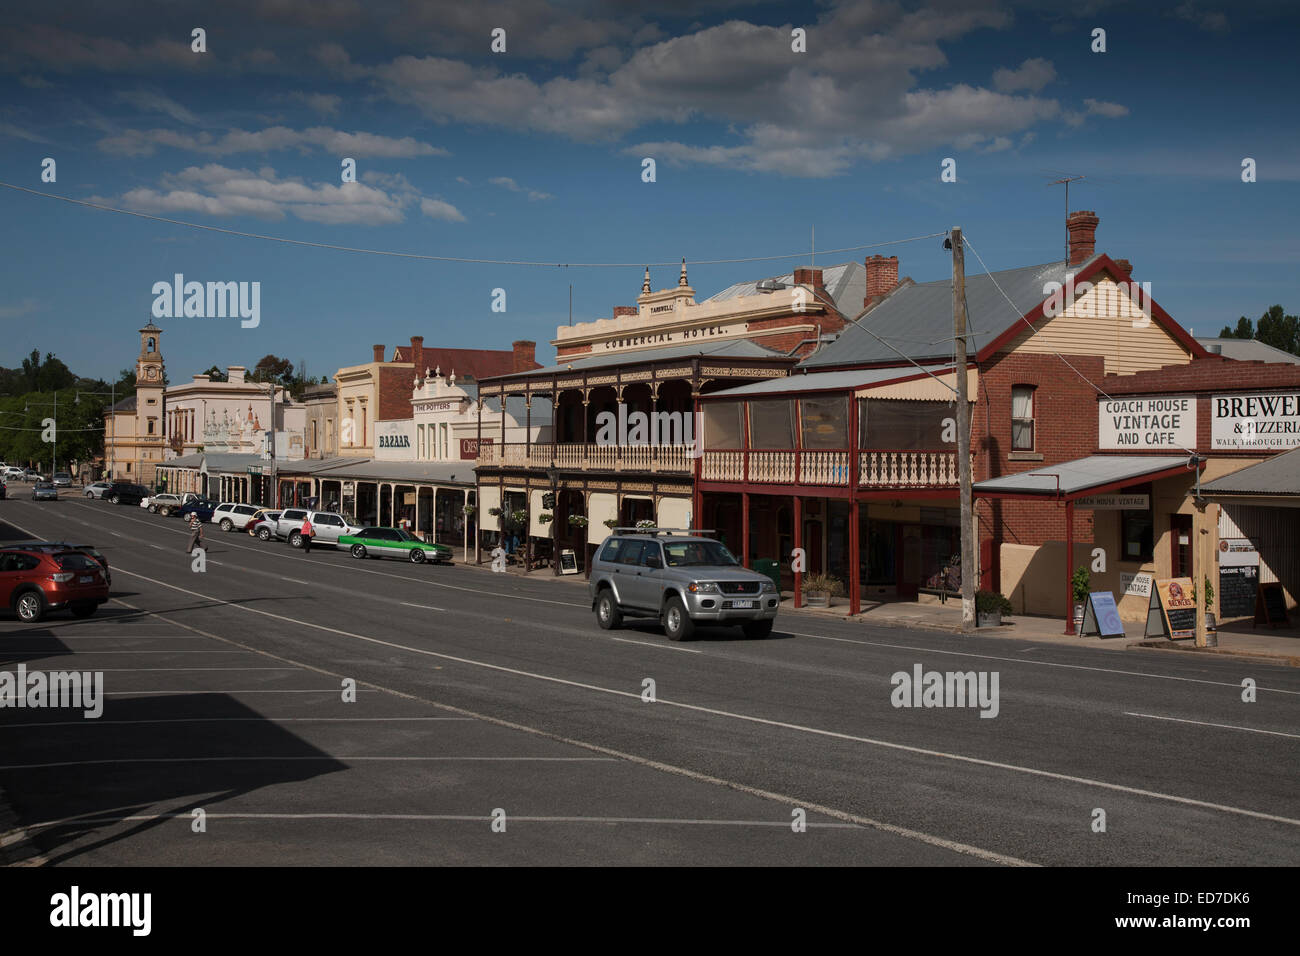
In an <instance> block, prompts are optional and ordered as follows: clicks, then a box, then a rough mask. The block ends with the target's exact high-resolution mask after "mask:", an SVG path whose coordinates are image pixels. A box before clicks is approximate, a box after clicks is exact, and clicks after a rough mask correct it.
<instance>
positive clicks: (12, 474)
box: [3, 465, 25, 481]
mask: <svg viewBox="0 0 1300 956" xmlns="http://www.w3.org/2000/svg"><path fill="white" fill-rule="evenodd" d="M24 475H25V472H24V471H23V469H21V468H18V467H16V466H14V465H6V466H5V470H4V476H3V477H4V479H5V481H8V480H9V479H10V478H12V479H14V480H15V481H22V480H23V476H24Z"/></svg>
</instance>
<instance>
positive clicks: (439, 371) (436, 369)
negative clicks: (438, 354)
mask: <svg viewBox="0 0 1300 956" xmlns="http://www.w3.org/2000/svg"><path fill="white" fill-rule="evenodd" d="M433 374H434V375H436V376H438V377H439V378H442V366H441V365H439V366H438V367H437V368H435V369H434V370H433Z"/></svg>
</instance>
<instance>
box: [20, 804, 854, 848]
mask: <svg viewBox="0 0 1300 956" xmlns="http://www.w3.org/2000/svg"><path fill="white" fill-rule="evenodd" d="M204 816H205V817H206V818H207V819H209V820H274V821H277V822H280V821H286V820H359V821H370V820H373V821H379V820H387V821H394V822H402V821H405V822H410V823H444V822H445V823H490V822H492V817H490V816H483V815H482V814H471V813H336V812H322V813H251V812H250V813H238V812H229V811H211V810H210V811H207V812H206V813H205V814H204ZM192 818H193V814H192V813H190V812H182V813H133V814H130V815H128V816H108V817H104V816H101V817H93V816H80V817H68V818H66V819H63V820H49V821H46V822H44V823H29V824H26V826H25V829H27V830H41V829H49V828H50V827H58V826H66V825H67V824H70V823H82V824H86V823H90V824H113V823H138V822H153V821H158V820H190V819H192ZM508 820H509V822H510V823H512V824H514V823H588V824H590V823H603V824H628V825H651V826H703V827H775V828H778V829H783V830H788V829H789V828H790V821H788V820H690V819H683V820H674V819H671V818H665V817H535V816H510V817H508ZM805 825H806V826H807V827H808V829H810V830H814V829H816V830H865V829H867V827H864V826H862V825H861V824H857V823H822V822H814V821H812V820H809V821H808V822H807V823H806V824H805ZM11 832H16V831H11ZM6 836H8V834H4V835H0V842H4V837H6Z"/></svg>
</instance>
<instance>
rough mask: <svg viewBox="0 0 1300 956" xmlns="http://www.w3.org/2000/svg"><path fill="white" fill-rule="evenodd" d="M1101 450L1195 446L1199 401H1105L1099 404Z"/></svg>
mask: <svg viewBox="0 0 1300 956" xmlns="http://www.w3.org/2000/svg"><path fill="white" fill-rule="evenodd" d="M1097 440H1098V442H1099V445H1098V447H1099V448H1102V449H1105V450H1108V451H1128V450H1130V449H1134V448H1138V449H1149V448H1167V449H1174V450H1177V449H1179V448H1194V447H1196V399H1195V398H1193V397H1192V396H1190V395H1188V396H1174V397H1172V398H1168V397H1166V398H1125V399H1103V400H1102V401H1100V402H1098V403H1097Z"/></svg>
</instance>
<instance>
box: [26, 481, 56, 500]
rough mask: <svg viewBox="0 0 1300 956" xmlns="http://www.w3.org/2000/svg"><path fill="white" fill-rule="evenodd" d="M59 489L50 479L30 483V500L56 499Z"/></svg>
mask: <svg viewBox="0 0 1300 956" xmlns="http://www.w3.org/2000/svg"><path fill="white" fill-rule="evenodd" d="M58 500H59V489H58V488H55V487H54V482H52V481H38V482H36V484H34V485H32V501H58Z"/></svg>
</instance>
